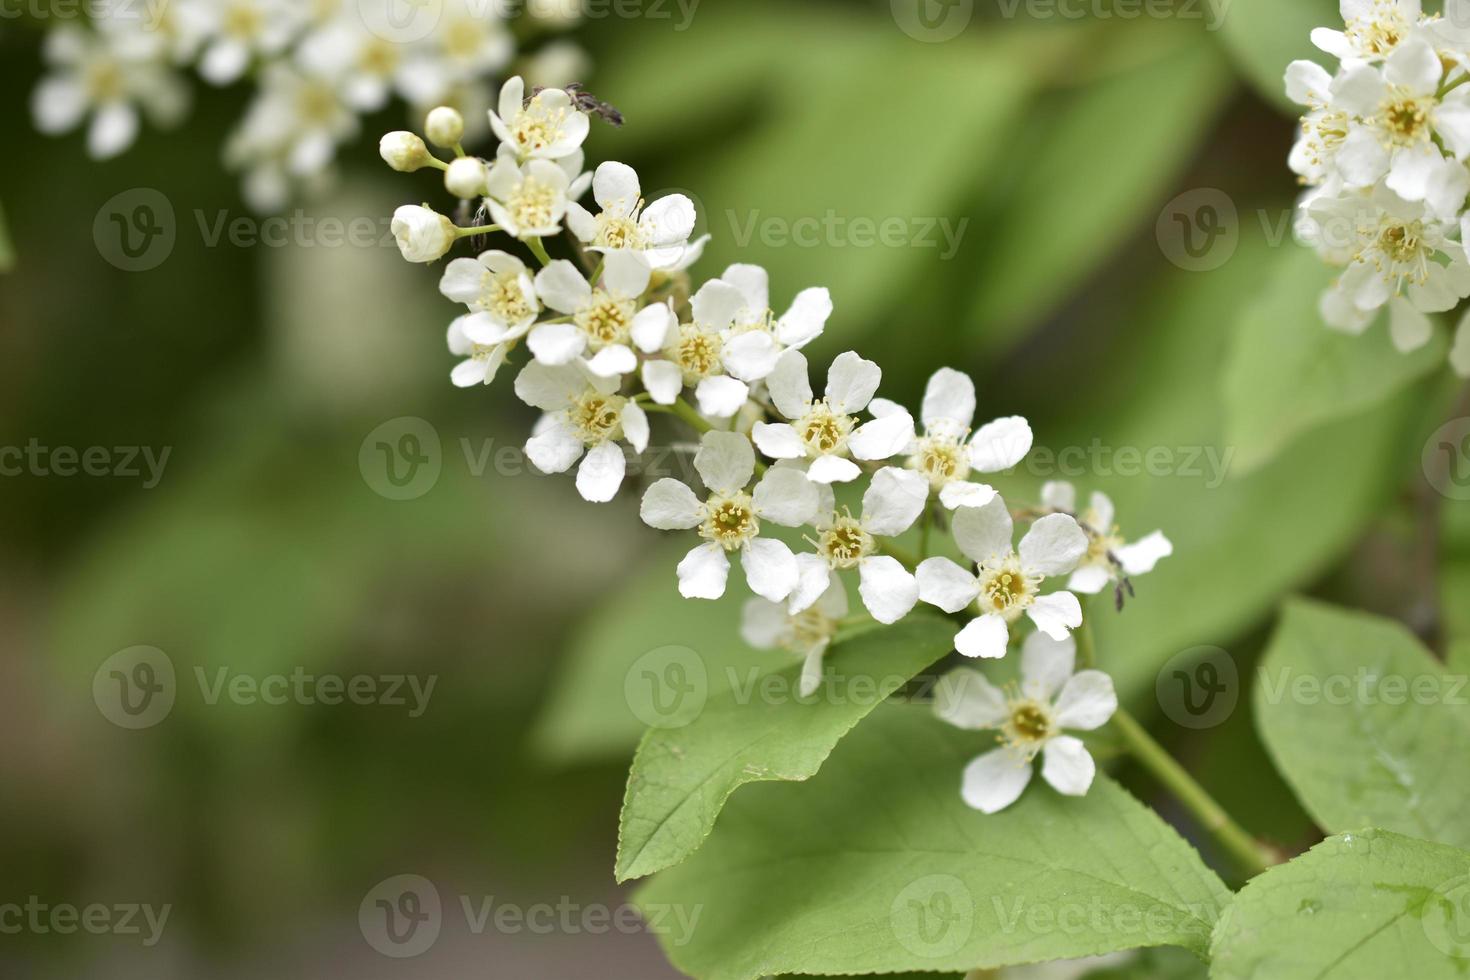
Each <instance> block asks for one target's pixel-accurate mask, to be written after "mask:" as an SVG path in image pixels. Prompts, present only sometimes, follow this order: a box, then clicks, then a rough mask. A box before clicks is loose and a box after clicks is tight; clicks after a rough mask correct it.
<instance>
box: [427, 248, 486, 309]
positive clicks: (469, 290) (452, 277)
mask: <svg viewBox="0 0 1470 980" xmlns="http://www.w3.org/2000/svg"><path fill="white" fill-rule="evenodd" d="M487 271H488V270H487V269H486V268H485V266H484V265H482V264H481V263H480V262H479V261H477V260H475V259H454V260H453V261H451V262H450V263H449V264H448V265H447V266H445V267H444V275H443V276H442V277H441V278H440V279H439V292H440V294H441V295H442V296H444V298H445V299H452V300H454V301H455V302H456V303H466V304H468V303H473V302H474V301H475V300H477V299H479V298H480V290H481V288H482V287H483V286H484V284H485V273H486V272H487Z"/></svg>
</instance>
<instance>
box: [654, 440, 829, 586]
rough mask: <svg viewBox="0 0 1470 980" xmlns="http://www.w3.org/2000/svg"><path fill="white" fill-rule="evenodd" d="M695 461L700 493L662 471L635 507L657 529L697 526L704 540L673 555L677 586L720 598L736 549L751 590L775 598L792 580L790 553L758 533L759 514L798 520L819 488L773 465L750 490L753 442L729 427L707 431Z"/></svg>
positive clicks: (792, 523)
mask: <svg viewBox="0 0 1470 980" xmlns="http://www.w3.org/2000/svg"><path fill="white" fill-rule="evenodd" d="M694 468H695V469H696V470H698V471H699V477H700V479H701V480H703V481H704V485H705V486H706V487H707V488H708V489H709V491H710V494H709V496H708V497H707V498H706V499H705V500H703V501H701V500H700V499H699V498H698V497H697V496H696V495H695V493H694V491H693V490H691V489H689V487H687V486H685V485H684V484H683V483H680V482H679V481H678V480H670V479H663V480H659V481H658V482H657V483H655V484H654V485H653V486H651V487H649V488H648V492H647V493H645V494H644V495H643V506H642V509H641V514H642V516H643V521H644V523H646V524H647V525H648V526H649V527H654V528H658V529H659V530H664V531H671V530H687V529H690V528H698V530H699V536H700V537H702V538H704V539H705V543H703V544H701V545H699V546H698V547H696V548H695V549H694V550H692V551H690V552H689V554H687V555H686V556H684V559H683V561H681V562H679V594H680V595H682V596H684V597H685V598H686V599H718V598H719V597H720V596H722V595H724V594H725V582H726V579H727V578H728V577H729V573H730V558H729V554H730V552H732V551H738V552H739V553H740V564H741V565H742V566H743V567H744V568H745V579H746V581H747V582H748V583H749V585H750V588H751V591H752V592H754V593H755V594H756V595H758V596H761V597H763V598H766V599H769V600H770V601H772V602H780V601H781V600H782V599H785V598H786V597H787V596H788V595H789V594H790V593H791V590H792V589H794V588H796V583H797V566H796V556H794V555H793V554H792V553H791V549H790V548H788V547H787V546H786V545H785V544H784V543H783V542H781V541H777V540H776V539H774V538H763V537H760V531H761V522H762V521H770V522H771V523H772V524H779V525H781V526H783V527H800V526H801V525H802V524H805V523H806V522H807V521H808V520H810V519H811V516H812V514H813V513H814V512H815V511H816V509H817V500H818V495H817V488H816V487H815V486H813V485H812V483H811V482H810V481H808V480H807V479H806V477H804V476H803V475H802V474H801V473H800V472H798V471H797V470H793V469H785V468H781V467H772V468H771V469H769V470H767V471H766V474H765V476H763V477H761V480H760V482H759V483H757V484H756V486H755V489H754V490H753V491H752V492H746V487H747V486H748V485H749V483H750V480H751V477H752V476H754V475H755V450H753V449H752V448H751V446H750V440H748V439H746V438H745V436H742V435H740V434H739V433H735V432H720V431H713V432H706V433H705V434H704V438H703V439H702V440H701V444H700V448H699V452H698V453H696V454H695V457H694Z"/></svg>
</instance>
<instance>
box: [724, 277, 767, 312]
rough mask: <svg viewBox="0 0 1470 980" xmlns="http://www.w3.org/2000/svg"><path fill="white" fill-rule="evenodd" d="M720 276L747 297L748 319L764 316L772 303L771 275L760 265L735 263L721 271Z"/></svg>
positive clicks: (746, 309)
mask: <svg viewBox="0 0 1470 980" xmlns="http://www.w3.org/2000/svg"><path fill="white" fill-rule="evenodd" d="M720 278H721V279H722V280H724V281H725V282H728V283H729V284H730V285H732V286H734V287H735V288H736V289H738V290H740V295H741V296H744V297H745V312H746V314H747V316H746V318H745V319H746V321H747V322H749V321H750V320H751V319H752V318H754V317H759V316H764V315H765V313H766V310H767V309H769V308H770V305H771V277H770V275H769V274H768V273H767V272H766V270H765V269H762V268H761V267H760V266H758V265H744V264H739V263H737V264H735V265H732V266H730V267H729V268H727V269H726V270H725V271H724V272H722V273H720Z"/></svg>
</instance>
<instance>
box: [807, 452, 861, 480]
mask: <svg viewBox="0 0 1470 980" xmlns="http://www.w3.org/2000/svg"><path fill="white" fill-rule="evenodd" d="M806 475H807V479H809V480H811V481H812V482H813V483H851V482H852V481H853V480H856V479H857V478H858V477H860V476H862V475H863V471H862V470H860V469H858V465H857V464H856V463H854V462H853V461H852V460H850V459H843V458H842V457H841V456H818V457H817V458H816V459H814V460H812V465H811V466H810V467H808V468H807V471H806Z"/></svg>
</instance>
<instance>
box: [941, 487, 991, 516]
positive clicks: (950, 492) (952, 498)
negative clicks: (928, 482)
mask: <svg viewBox="0 0 1470 980" xmlns="http://www.w3.org/2000/svg"><path fill="white" fill-rule="evenodd" d="M995 498H996V492H995V488H994V487H992V486H990V485H989V484H988V483H971V482H969V481H968V480H950V481H949V482H948V483H946V484H945V485H944V486H943V487H941V488H940V490H939V502H940V503H941V504H943V505H944V506H945V508H946V509H947V510H955V509H956V508H959V507H984V506H985V505H986V504H988V503H990V502H991V501H992V500H994V499H995Z"/></svg>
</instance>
